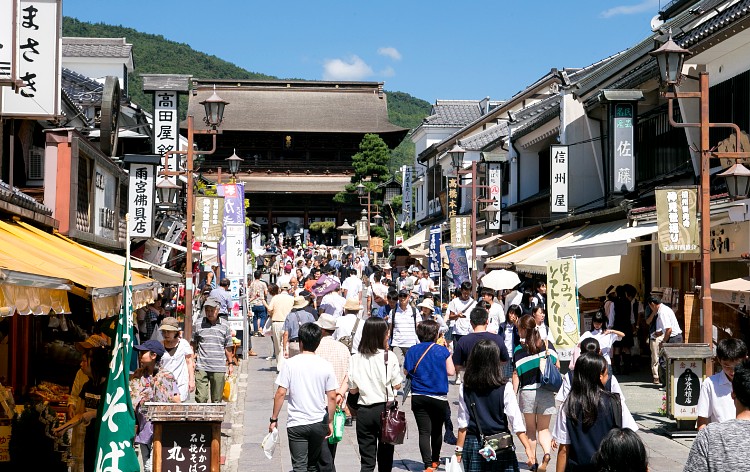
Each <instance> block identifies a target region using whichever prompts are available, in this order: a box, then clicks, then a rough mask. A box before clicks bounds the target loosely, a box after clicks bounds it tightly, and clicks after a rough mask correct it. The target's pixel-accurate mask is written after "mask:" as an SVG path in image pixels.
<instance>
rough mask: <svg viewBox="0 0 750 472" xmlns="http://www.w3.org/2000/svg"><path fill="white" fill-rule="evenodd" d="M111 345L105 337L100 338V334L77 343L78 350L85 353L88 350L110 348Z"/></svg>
mask: <svg viewBox="0 0 750 472" xmlns="http://www.w3.org/2000/svg"><path fill="white" fill-rule="evenodd" d="M108 346H109V343H108V342H107V340H106V339H104V337H102V336H99V335H98V334H92V335H91V336H89V337H88V338H86V339H85V340H84V341H81V342H77V343H76V349H78V350H79V351H81V352H83V351H86V350H88V349H94V348H97V347H108Z"/></svg>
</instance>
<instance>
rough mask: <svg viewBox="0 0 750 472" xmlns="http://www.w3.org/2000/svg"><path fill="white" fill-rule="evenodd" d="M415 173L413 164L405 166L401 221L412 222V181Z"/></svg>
mask: <svg viewBox="0 0 750 472" xmlns="http://www.w3.org/2000/svg"><path fill="white" fill-rule="evenodd" d="M413 174H414V168H413V167H412V166H404V171H403V178H402V179H401V214H402V217H401V221H402V222H404V223H406V224H409V223H411V214H412V204H411V192H412V185H411V183H412V182H411V181H412V178H413Z"/></svg>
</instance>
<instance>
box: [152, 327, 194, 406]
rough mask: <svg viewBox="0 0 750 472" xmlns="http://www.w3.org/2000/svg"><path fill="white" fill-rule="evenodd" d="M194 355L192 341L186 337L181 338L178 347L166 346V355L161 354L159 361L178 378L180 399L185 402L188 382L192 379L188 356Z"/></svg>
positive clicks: (163, 367)
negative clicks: (185, 338) (188, 340)
mask: <svg viewBox="0 0 750 472" xmlns="http://www.w3.org/2000/svg"><path fill="white" fill-rule="evenodd" d="M170 351H171V353H170ZM192 355H193V348H192V347H190V343H189V342H187V341H186V340H184V339H180V342H178V343H177V346H176V347H174V348H172V349H166V348H165V351H164V355H162V356H161V361H160V363H159V365H160V366H161V368H162V369H164V370H166V371H168V372H172V375H174V377H175V379H177V387H178V388H179V390H180V401H183V402H184V401H187V399H188V382H189V380H190V374H189V373H188V367H187V358H186V356H192Z"/></svg>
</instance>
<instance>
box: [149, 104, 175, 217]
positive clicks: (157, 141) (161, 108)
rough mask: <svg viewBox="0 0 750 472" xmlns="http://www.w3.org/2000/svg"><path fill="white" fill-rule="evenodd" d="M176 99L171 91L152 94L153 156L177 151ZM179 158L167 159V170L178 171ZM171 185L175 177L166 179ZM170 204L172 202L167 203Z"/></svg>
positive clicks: (173, 156) (171, 176)
mask: <svg viewBox="0 0 750 472" xmlns="http://www.w3.org/2000/svg"><path fill="white" fill-rule="evenodd" d="M177 104H178V97H177V92H175V91H173V90H161V91H158V92H155V93H154V154H158V155H160V156H161V157H162V164H163V163H164V154H166V153H167V152H168V151H175V150H177V146H178V144H179V141H178V139H179V134H180V130H179V128H178V124H177V118H178V116H179V113H178V112H177ZM179 162H180V156H179V155H177V154H173V155H172V156H170V158H169V163H168V166H169V170H171V171H177V170H179V169H178V167H179ZM167 179H169V181H170V182H172V183H173V184H176V183H177V177H176V176H174V175H170V176H169V177H167ZM169 203H172V202H169Z"/></svg>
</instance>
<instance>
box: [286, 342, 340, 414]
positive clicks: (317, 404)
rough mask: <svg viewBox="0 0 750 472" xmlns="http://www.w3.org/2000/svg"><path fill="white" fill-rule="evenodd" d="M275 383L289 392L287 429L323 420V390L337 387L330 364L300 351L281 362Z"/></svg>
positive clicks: (325, 397)
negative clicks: (298, 353)
mask: <svg viewBox="0 0 750 472" xmlns="http://www.w3.org/2000/svg"><path fill="white" fill-rule="evenodd" d="M276 385H278V386H279V387H283V388H285V389H287V393H288V395H289V406H288V410H287V411H288V418H287V423H286V426H287V428H291V427H294V426H302V425H307V424H315V423H320V422H321V421H323V418H324V417H325V415H326V412H327V410H328V396H327V393H326V392H329V391H331V390H336V389H337V388H338V383H337V382H336V374H334V372H333V366H331V363H330V362H328V361H327V360H325V359H323V358H322V357H319V356H316V355H314V354H300V355H298V356H294V357H292V358H290V359H288V360H287V361H286V362H284V364H283V366H282V367H281V372H279V375H278V376H277V377H276Z"/></svg>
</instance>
